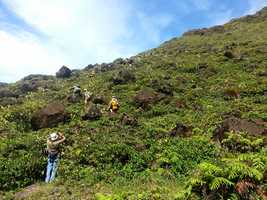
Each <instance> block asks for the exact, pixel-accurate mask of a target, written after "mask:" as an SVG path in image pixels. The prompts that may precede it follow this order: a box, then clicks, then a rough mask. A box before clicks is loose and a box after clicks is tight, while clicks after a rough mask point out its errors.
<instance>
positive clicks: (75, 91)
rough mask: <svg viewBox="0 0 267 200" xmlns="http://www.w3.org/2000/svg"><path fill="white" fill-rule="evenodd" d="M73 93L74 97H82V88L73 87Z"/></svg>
mask: <svg viewBox="0 0 267 200" xmlns="http://www.w3.org/2000/svg"><path fill="white" fill-rule="evenodd" d="M72 92H73V95H74V96H76V97H77V96H82V90H81V87H80V86H79V85H74V86H73V87H72Z"/></svg>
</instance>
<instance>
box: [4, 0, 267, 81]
mask: <svg viewBox="0 0 267 200" xmlns="http://www.w3.org/2000/svg"><path fill="white" fill-rule="evenodd" d="M264 6H267V0H224V1H221V0H168V1H167V0H46V1H44V0H0V55H1V59H0V82H14V81H16V80H19V79H21V78H22V77H24V76H26V75H29V74H40V73H41V74H55V72H56V71H57V70H58V69H59V68H60V67H61V66H62V65H67V66H69V67H70V68H72V69H74V68H84V67H85V66H86V65H88V64H94V63H102V62H110V61H112V60H114V59H116V58H118V57H129V56H132V55H135V54H137V53H140V52H142V51H145V50H147V49H150V48H154V47H157V46H158V45H160V44H161V43H162V42H164V41H166V40H169V39H171V38H173V37H177V36H180V35H181V34H182V33H183V32H185V31H187V30H189V29H194V28H202V27H210V26H213V25H218V24H224V23H225V22H227V21H229V20H230V19H232V18H237V17H240V16H243V15H247V14H253V13H255V12H256V11H257V10H259V9H261V8H263V7H264Z"/></svg>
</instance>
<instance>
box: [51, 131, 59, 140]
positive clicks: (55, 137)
mask: <svg viewBox="0 0 267 200" xmlns="http://www.w3.org/2000/svg"><path fill="white" fill-rule="evenodd" d="M50 139H51V140H52V141H55V140H57V139H58V134H57V133H55V132H54V133H51V134H50Z"/></svg>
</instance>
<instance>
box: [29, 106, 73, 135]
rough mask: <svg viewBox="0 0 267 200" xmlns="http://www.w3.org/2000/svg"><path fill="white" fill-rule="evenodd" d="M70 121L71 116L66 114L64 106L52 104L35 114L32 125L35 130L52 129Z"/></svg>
mask: <svg viewBox="0 0 267 200" xmlns="http://www.w3.org/2000/svg"><path fill="white" fill-rule="evenodd" d="M68 119H69V114H68V113H66V112H65V107H64V105H63V104H61V103H51V104H49V105H47V106H45V107H44V108H42V109H40V110H38V111H36V112H35V113H34V114H33V116H32V119H31V125H32V128H33V129H34V130H38V129H41V128H51V127H54V126H56V125H57V124H59V123H60V122H66V121H67V120H68Z"/></svg>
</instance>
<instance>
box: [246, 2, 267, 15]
mask: <svg viewBox="0 0 267 200" xmlns="http://www.w3.org/2000/svg"><path fill="white" fill-rule="evenodd" d="M248 4H249V8H248V10H247V12H246V14H250V15H251V14H255V13H256V12H257V11H259V10H260V9H261V8H263V7H264V6H267V0H248Z"/></svg>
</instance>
